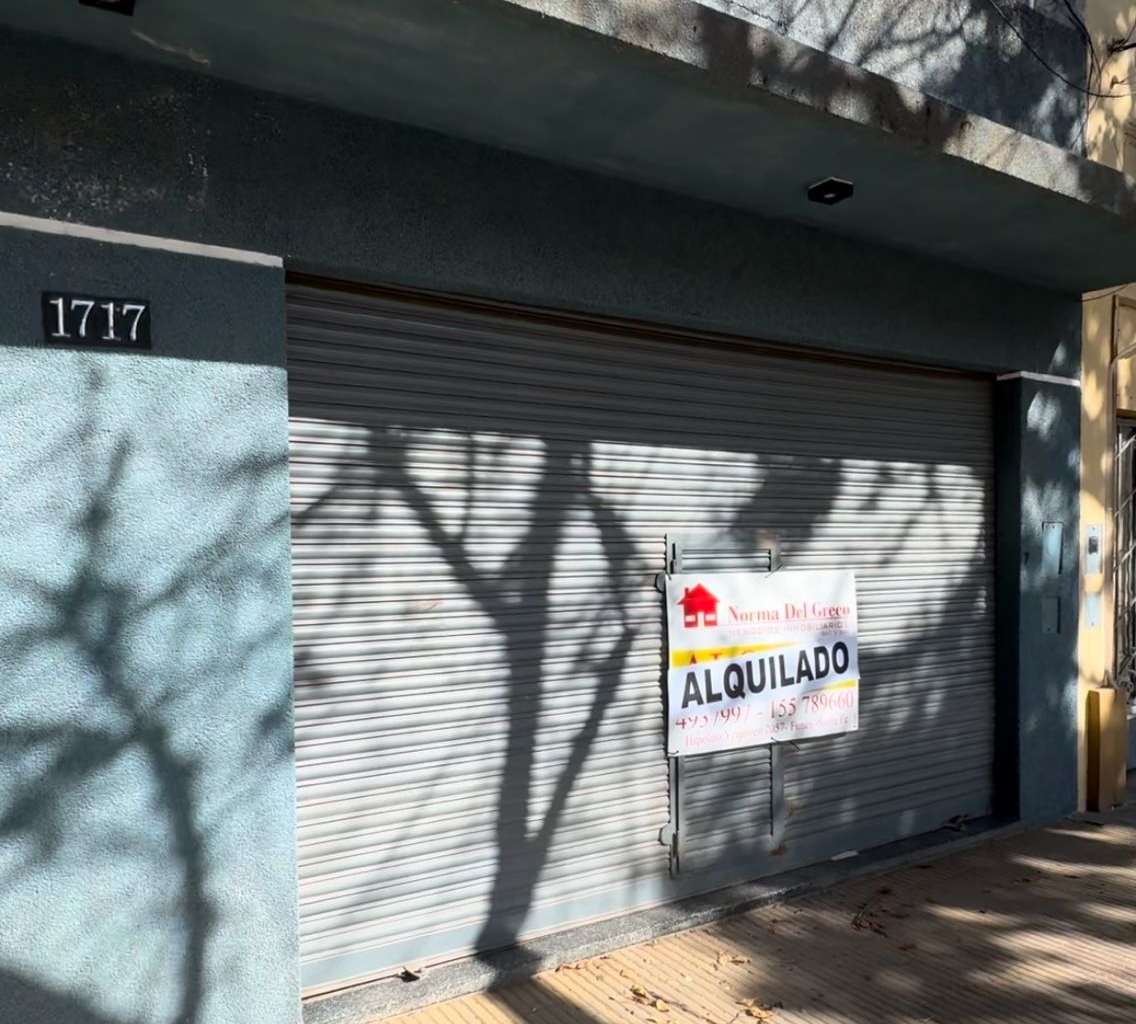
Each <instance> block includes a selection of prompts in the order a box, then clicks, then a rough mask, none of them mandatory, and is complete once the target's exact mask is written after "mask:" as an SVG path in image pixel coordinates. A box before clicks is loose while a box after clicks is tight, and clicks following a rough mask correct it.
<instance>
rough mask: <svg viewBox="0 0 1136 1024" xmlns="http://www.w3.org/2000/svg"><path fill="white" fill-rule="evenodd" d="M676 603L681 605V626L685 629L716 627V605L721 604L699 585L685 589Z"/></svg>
mask: <svg viewBox="0 0 1136 1024" xmlns="http://www.w3.org/2000/svg"><path fill="white" fill-rule="evenodd" d="M678 603H679V604H680V605H682V624H683V625H684V626H685V627H686V628H687V629H697V628H698V627H699V626H716V625H718V605H719V604H721V602H720V601H719V600H718V599H717V598H716V597H715V596H714V595H713V594H711V593H710V591H709V590H707V589H706V587H704V586H703V585H702V584H701V583H696V584H695V585H694V586H693V587H685V588H684V592H683V595H682V597H681V598H680V599H679V602H678Z"/></svg>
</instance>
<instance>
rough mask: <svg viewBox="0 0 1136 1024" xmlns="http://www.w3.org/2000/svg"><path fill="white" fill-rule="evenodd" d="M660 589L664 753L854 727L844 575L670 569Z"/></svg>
mask: <svg viewBox="0 0 1136 1024" xmlns="http://www.w3.org/2000/svg"><path fill="white" fill-rule="evenodd" d="M666 595H667V634H668V638H669V652H668V657H669V660H668V668H667V698H668V699H667V753H668V754H670V755H672V756H678V757H684V756H687V755H690V754H702V753H708V752H710V751H713V750H729V749H731V748H734V747H752V746H759V745H761V744H765V743H780V742H784V741H789V740H798V739H804V738H806V737H811V736H825V735H830V734H832V733H843V732H851V731H853V730H855V729H856V728H857V727H858V724H859V697H860V694H859V686H860V666H859V660H858V656H857V647H856V580H855V577H854V576H853V574H852V573H850V572H812V571H802V572H790V571H780V572H775V573H772V574H770V575H758V574H755V573H743V572H709V573H678V574H675V575H673V576H668V577H667V587H666Z"/></svg>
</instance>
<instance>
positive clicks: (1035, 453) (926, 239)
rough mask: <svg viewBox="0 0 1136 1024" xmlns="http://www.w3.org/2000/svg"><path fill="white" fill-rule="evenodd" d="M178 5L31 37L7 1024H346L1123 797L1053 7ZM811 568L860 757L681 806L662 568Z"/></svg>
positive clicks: (1127, 216) (2, 589)
mask: <svg viewBox="0 0 1136 1024" xmlns="http://www.w3.org/2000/svg"><path fill="white" fill-rule="evenodd" d="M176 6H177V5H172V4H160V3H157V2H154V3H148V2H147V0H137V2H136V3H125V4H112V3H107V4H101V5H100V4H96V5H94V6H89V5H58V4H56V5H38V6H37V7H36V8H32V7H29V5H25V4H17V3H15V2H5V3H3V4H0V12H2V15H3V17H2V18H0V23H2V24H3V25H4V26H5V28H4V31H3V34H2V35H0V53H2V56H3V60H2V61H0V75H2V76H3V81H4V94H5V97H6V99H5V102H4V103H3V104H2V105H0V119H2V120H3V124H2V129H3V130H2V132H0V138H2V139H3V145H4V148H5V152H4V159H3V161H2V163H0V210H2V211H3V213H2V215H0V251H2V252H3V254H4V260H5V263H4V265H5V267H6V268H7V271H8V272H7V275H6V282H7V287H6V288H5V289H4V292H3V297H2V300H0V301H2V308H3V309H4V310H5V312H6V316H5V318H4V321H3V329H2V331H0V342H2V345H0V409H2V410H3V423H4V427H3V431H2V432H0V537H3V542H2V543H0V679H2V680H3V683H4V688H3V696H2V700H3V703H2V704H0V735H2V736H3V744H2V745H0V757H2V758H3V761H2V764H3V768H2V771H0V821H2V823H3V828H2V829H0V836H2V838H0V843H2V844H3V845H2V847H0V849H2V857H0V871H3V884H0V919H2V920H4V921H5V922H6V926H5V928H4V929H3V933H2V934H0V1011H2V1012H0V1016H4V1018H5V1019H7V1018H8V1017H11V1018H12V1019H24V1020H36V1019H44V1020H48V1019H50V1020H53V1021H61V1022H63V1024H72V1022H74V1024H143V1022H145V1024H151V1022H153V1024H167V1022H173V1021H178V1022H192V1024H229V1022H237V1021H248V1020H256V1021H258V1022H264V1024H291V1022H293V1021H296V1020H297V1019H298V1018H299V1016H300V1013H301V1003H300V999H301V993H303V994H305V995H306V996H308V997H309V1001H308V1002H307V1004H306V1008H305V1015H306V1016H308V1017H309V1018H310V1019H312V1020H331V1019H336V1020H348V1019H359V1020H363V1019H367V1017H368V1016H369V1015H373V1014H374V1012H375V1010H376V1008H379V1007H383V1006H389V1005H391V999H392V998H393V997H392V996H391V995H390V992H391V984H390V979H392V978H398V977H399V976H403V977H407V978H413V977H415V976H417V975H419V974H421V973H422V971H423V970H428V971H434V970H435V969H437V972H438V973H441V972H443V971H444V968H442V967H439V966H438V965H444V964H451V963H458V964H460V963H470V964H472V963H482V964H483V965H484V971H485V972H486V973H485V974H484V977H485V979H486V980H490V979H491V978H492V975H493V972H494V971H496V970H499V969H500V965H501V963H502V962H503V961H502V960H501V959H500V958H501V957H502V956H505V955H506V954H502V953H501V952H500V951H502V950H512V951H513V952H512V953H510V954H507V955H509V956H512V957H513V958H514V962H516V961H518V960H519V961H524V958H525V956H526V955H531V956H534V957H535V956H538V955H539V950H540V948H541V943H543V942H546V941H547V937H548V936H559V939H558V941H560V942H562V943H565V944H566V945H565V947H564V948H571V945H572V943H573V942H576V944H577V948H580V945H581V944H583V943H586V942H592V943H595V942H598V941H601V940H602V936H603V935H607V936H608V940H609V941H615V939H613V938H612V936H618V935H621V934H627V933H626V932H620V931H619V927H620V926H619V922H620V921H631V920H633V919H634V915H635V914H639V913H641V912H644V911H647V910H649V909H650V908H656V907H659V906H668V905H674V904H676V903H678V902H679V901H687V902H686V903H684V904H683V906H694V905H696V904H697V901H699V900H700V899H702V898H704V897H706V895H707V894H709V893H713V892H715V891H719V890H722V889H723V888H725V887H729V886H732V885H735V884H737V883H744V882H748V881H752V880H755V879H762V878H770V877H775V876H778V875H780V874H783V873H784V872H787V871H790V870H792V869H794V868H801V867H805V866H808V865H812V864H816V863H819V862H824V861H828V860H830V859H832V858H834V857H837V858H847V857H849V856H850V855H854V854H858V853H860V852H865V851H869V850H873V849H876V848H882V847H886V846H887V845H888V844H891V843H893V842H896V841H900V840H906V839H913V838H917V837H921V836H927V835H929V834H933V833H935V832H936V831H938V830H941V829H943V828H944V827H945V826H949V828H950V829H951V830H958V829H960V828H962V829H967V828H978V827H981V824H982V823H983V822H985V821H988V820H993V819H999V820H1005V819H1017V820H1023V821H1027V822H1040V821H1046V820H1050V819H1053V818H1055V817H1058V816H1060V815H1062V814H1064V813H1067V812H1069V811H1072V810H1074V809H1076V808H1077V807H1078V806H1079V805H1080V804H1082V803H1083V802H1084V801H1085V799H1086V794H1087V793H1088V787H1089V772H1088V765H1089V762H1090V760H1091V758H1090V754H1089V747H1090V741H1089V738H1088V734H1089V731H1088V728H1087V716H1088V712H1087V710H1086V708H1087V705H1088V699H1089V698H1088V693H1089V691H1090V690H1096V689H1099V686H1097V685H1096V684H1095V683H1094V681H1093V680H1092V679H1090V678H1088V677H1087V676H1086V675H1085V674H1084V671H1083V661H1082V662H1081V665H1082V668H1079V662H1078V645H1079V644H1081V645H1082V648H1083V646H1084V643H1085V640H1084V632H1085V630H1086V629H1088V628H1090V627H1088V626H1086V625H1085V622H1084V614H1085V609H1084V608H1083V607H1082V605H1083V604H1085V602H1083V601H1082V592H1083V591H1084V590H1085V589H1086V587H1087V583H1083V581H1082V561H1083V559H1082V553H1083V551H1085V550H1086V547H1085V545H1086V544H1087V536H1088V534H1087V533H1086V528H1087V527H1089V526H1095V525H1098V524H1099V521H1100V518H1101V514H1102V513H1101V512H1099V510H1088V509H1087V506H1086V505H1085V504H1084V502H1085V500H1086V499H1085V497H1084V494H1083V491H1082V476H1084V478H1085V485H1084V487H1085V491H1087V490H1088V489H1089V480H1088V478H1089V472H1088V470H1087V469H1084V468H1083V467H1082V456H1083V452H1082V442H1081V437H1082V432H1083V431H1086V430H1087V429H1088V428H1087V427H1086V426H1085V423H1084V421H1083V415H1082V410H1083V409H1088V404H1087V401H1086V403H1082V386H1081V385H1082V379H1081V378H1082V359H1083V356H1082V337H1083V330H1085V326H1084V325H1085V323H1086V322H1087V321H1086V317H1089V316H1091V315H1092V310H1095V309H1096V308H1097V307H1096V306H1094V305H1091V304H1089V305H1086V304H1084V303H1082V300H1081V295H1082V293H1084V292H1086V291H1091V290H1094V289H1101V290H1104V289H1111V288H1115V287H1116V286H1118V285H1120V284H1122V283H1123V282H1126V281H1129V280H1133V279H1136V246H1133V245H1132V242H1133V240H1134V239H1136V224H1134V220H1133V214H1134V212H1136V197H1134V194H1133V189H1132V186H1131V184H1130V182H1129V181H1128V180H1127V179H1126V178H1125V177H1124V175H1123V174H1122V173H1120V171H1118V170H1117V169H1115V168H1113V167H1109V166H1106V165H1105V164H1104V163H1102V162H1101V161H1099V160H1092V159H1088V158H1087V157H1086V151H1087V150H1086V145H1087V144H1086V132H1085V129H1086V124H1087V123H1089V122H1088V120H1087V119H1088V118H1089V116H1090V110H1089V104H1088V102H1087V100H1088V97H1087V95H1086V90H1088V89H1089V88H1090V87H1089V85H1088V78H1087V75H1086V67H1087V64H1088V62H1087V61H1086V59H1085V55H1086V48H1085V44H1084V39H1083V37H1082V35H1081V34H1080V33H1079V31H1078V29H1077V27H1076V26H1075V25H1074V24H1072V23H1070V22H1068V21H1067V20H1062V19H1061V18H1060V17H1059V15H1060V13H1061V12H1060V11H1059V10H1057V9H1056V8H1054V9H1052V10H1048V9H1043V10H1034V9H1033V7H1032V6H1031V5H1027V4H1015V3H1010V2H1009V0H1006V2H1004V3H1001V4H998V5H991V4H989V3H984V2H978V0H975V2H974V3H972V4H970V5H969V6H966V5H963V7H964V8H965V9H963V10H962V11H961V13H960V12H959V11H957V10H953V9H952V12H951V13H947V12H944V11H942V10H940V7H941V6H942V5H939V4H935V3H931V2H911V3H909V4H907V5H906V6H905V7H904V8H903V10H902V13H901V15H900V16H898V17H897V16H896V13H895V5H894V4H888V3H883V2H880V3H871V2H857V0H844V2H843V3H823V4H815V5H812V6H811V7H810V8H809V9H808V10H807V11H805V12H799V13H797V14H793V13H792V12H791V11H790V9H789V5H783V4H778V3H773V2H771V3H768V4H750V5H746V7H745V9H743V8H742V5H737V4H730V3H714V4H710V3H694V2H688V0H665V2H661V3H657V4H654V3H634V2H630V0H628V2H625V3H605V4H598V3H595V4H593V3H569V2H560V0H549V2H540V0H461V2H459V3H453V2H450V0H446V2H441V0H438V2H435V0H414V2H413V3H411V2H409V0H407V2H401V0H389V2H386V3H381V4H369V3H361V2H359V3H356V2H353V0H340V2H336V3H331V2H329V3H317V4H301V3H290V2H286V3H274V4H264V3H256V2H251V0H250V2H248V3H241V4H232V3H228V4H224V5H223V4H220V3H213V2H209V3H201V4H197V5H194V7H193V9H192V11H190V10H189V9H185V10H181V11H178V10H176V9H175V8H176ZM110 8H118V9H110ZM1039 54H1040V55H1041V59H1039V56H1038V55H1039ZM824 182H830V185H823V183H824ZM847 183H851V186H852V188H851V191H852V193H853V194H852V195H851V196H850V197H848V198H845V199H844V200H843V201H841V202H837V203H830V202H828V201H827V199H826V194H827V193H828V192H829V191H830V190H833V189H835V190H836V192H838V193H839V192H841V191H842V190H844V191H846V190H847V189H848V185H847ZM817 184H821V185H822V187H821V188H820V189H818V190H815V191H813V190H811V189H810V186H813V185H817ZM817 200H820V201H817ZM1070 251H1076V252H1077V253H1079V254H1080V253H1083V254H1084V257H1083V258H1078V259H1077V260H1070V259H1069V258H1068V253H1069V252H1070ZM1085 358H1086V359H1087V356H1086V357H1085ZM1087 365H1088V364H1087V363H1086V366H1087ZM1086 415H1087V414H1086ZM1090 519H1091V520H1092V521H1091V522H1090V521H1089V520H1090ZM777 565H780V566H782V567H783V568H784V569H786V570H791V569H797V568H836V569H852V570H854V571H855V573H856V581H857V589H858V594H859V601H860V609H861V615H860V659H861V669H862V682H861V687H862V697H861V712H860V728H859V730H858V731H856V732H854V733H848V734H846V735H843V736H840V737H826V738H823V739H819V740H816V741H810V742H807V743H801V744H798V745H790V744H781V745H775V746H771V747H759V748H752V749H748V750H744V751H735V752H731V753H729V754H714V755H706V756H703V757H696V758H691V759H689V760H688V761H686V762H684V763H683V765H682V771H681V773H679V772H678V771H677V770H676V766H675V764H673V763H671V762H669V761H668V758H667V757H666V753H665V747H664V744H663V724H664V718H663V691H662V686H661V679H662V672H663V666H664V663H665V660H666V651H665V646H664V636H665V634H664V619H663V612H664V609H663V605H662V599H661V597H660V594H659V590H658V582H659V578H660V576H661V575H662V574H665V573H666V572H668V571H671V570H673V569H675V568H679V567H681V568H683V569H687V570H696V571H702V570H706V571H709V570H712V569H719V568H732V567H745V568H749V569H752V570H755V571H769V570H771V569H773V568H774V567H776V566H777ZM1086 579H1087V577H1086ZM701 614H703V615H704V614H705V611H704V610H703V611H702V612H701ZM1091 628H1096V627H1091ZM1082 658H1083V653H1082ZM597 922H604V923H603V924H597ZM613 922H614V923H613ZM588 929H591V930H590V931H589V930H588ZM597 929H599V930H598V931H597ZM605 929H606V931H605ZM573 936H576V938H575V939H574V938H573ZM597 936H600V937H601V938H598V937H597ZM526 950H528V951H529V953H526ZM495 958H496V959H495ZM398 984H399V985H402V986H403V988H402V989H401V990H400V991H401V992H402V996H401V998H404V999H414V998H418V997H416V996H414V995H413V994H412V993H413V986H408V985H407V984H404V983H402V982H398ZM344 992H348V993H350V994H349V995H343V993H344Z"/></svg>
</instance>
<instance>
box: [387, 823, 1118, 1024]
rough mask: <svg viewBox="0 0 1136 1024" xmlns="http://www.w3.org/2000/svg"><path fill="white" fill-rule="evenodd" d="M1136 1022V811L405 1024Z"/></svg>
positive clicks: (920, 869) (913, 871) (875, 882)
mask: <svg viewBox="0 0 1136 1024" xmlns="http://www.w3.org/2000/svg"><path fill="white" fill-rule="evenodd" d="M755 1020H771V1021H776V1022H778V1024H805V1022H808V1024H861V1022H865V1024H868V1022H870V1024H921V1022H928V1021H931V1022H935V1024H968V1022H972V1021H973V1022H997V1024H1006V1022H1015V1024H1016V1022H1022V1024H1026V1022H1029V1024H1042V1022H1045V1024H1050V1022H1062V1024H1064V1022H1074V1021H1085V1022H1093V1024H1136V810H1133V809H1131V805H1130V809H1128V810H1124V811H1119V812H1116V813H1114V814H1112V815H1104V816H1086V817H1084V818H1082V819H1078V820H1073V821H1067V822H1064V823H1062V824H1060V825H1056V826H1053V827H1051V828H1047V829H1043V830H1039V831H1033V832H1028V833H1024V834H1019V835H1016V836H1013V837H1010V838H1005V839H1001V840H997V841H993V842H991V843H988V844H985V845H982V846H978V847H974V848H971V849H969V850H966V851H963V852H960V853H957V854H953V855H949V856H947V857H944V858H942V859H939V860H936V861H935V862H934V863H931V864H926V865H920V866H915V867H910V868H905V869H903V870H900V871H897V872H893V873H891V874H888V875H886V876H879V877H876V878H873V879H869V880H865V881H859V882H855V883H852V884H849V885H847V886H844V887H841V888H838V889H836V890H829V891H826V892H822V893H818V894H815V895H812V896H808V897H805V898H802V899H798V900H794V901H792V902H789V903H786V904H781V905H778V906H772V907H765V908H762V909H759V910H755V911H751V912H749V913H746V914H741V915H739V916H736V917H731V918H729V919H727V920H724V921H721V922H719V923H717V924H713V925H709V926H707V927H703V928H697V929H693V930H691V931H687V932H682V933H679V934H676V935H671V936H668V937H666V938H660V939H657V940H655V941H653V942H648V943H646V944H644V945H641V946H634V947H631V948H630V949H625V950H622V951H619V952H615V953H612V954H611V955H610V956H605V957H599V958H594V959H591V960H586V961H581V962H580V963H576V964H570V965H564V966H562V967H560V968H558V969H557V970H555V971H550V972H548V973H545V974H541V975H538V976H537V977H536V978H534V979H533V980H531V981H529V982H525V983H523V984H519V985H514V986H512V987H508V988H504V989H502V990H500V991H497V992H491V993H483V994H478V995H474V996H468V997H466V998H462V999H457V1000H452V1001H450V1002H447V1003H440V1004H438V1005H436V1006H432V1007H429V1008H427V1009H424V1010H419V1011H417V1012H415V1013H411V1014H407V1015H405V1016H402V1017H397V1018H392V1022H393V1021H397V1024H516V1022H526V1024H630V1022H632V1021H634V1022H646V1024H651V1022H655V1024H746V1022H747V1021H748V1022H752V1021H755Z"/></svg>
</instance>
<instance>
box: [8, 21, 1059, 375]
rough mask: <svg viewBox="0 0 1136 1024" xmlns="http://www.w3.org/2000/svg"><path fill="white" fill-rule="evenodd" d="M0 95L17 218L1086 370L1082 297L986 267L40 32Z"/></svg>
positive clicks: (18, 47)
mask: <svg viewBox="0 0 1136 1024" xmlns="http://www.w3.org/2000/svg"><path fill="white" fill-rule="evenodd" d="M62 67H65V68H67V69H68V73H67V74H66V75H61V74H60V72H59V69H60V68H62ZM0 85H2V86H3V89H4V94H5V96H6V97H7V102H5V103H4V104H0V209H6V210H10V211H12V212H16V213H28V214H35V215H39V216H48V217H57V218H60V219H64V220H77V221H82V222H85V223H91V224H99V225H103V226H108V227H116V228H123V229H126V230H134V231H142V232H148V233H153V234H164V235H169V236H171V237H175V238H187V239H194V240H199V241H205V242H211V243H216V244H223V245H232V246H236V247H239V248H248V249H255V250H259V251H262V252H274V253H280V254H283V255H284V256H285V257H286V258H288V259H290V260H291V261H292V264H293V266H297V267H303V268H310V269H314V270H317V271H321V272H325V273H332V274H337V275H340V276H344V277H359V278H363V279H369V280H375V281H382V282H393V283H402V284H410V285H416V286H422V287H428V288H433V289H438V290H444V291H452V292H457V293H466V294H473V295H482V296H489V297H494V298H504V299H515V300H518V301H523V302H530V303H536V304H541V305H546V306H552V307H560V308H566V309H575V310H586V311H597V312H602V313H611V314H616V315H621V316H629V317H636V318H641V319H644V320H656V321H663V322H668V323H673V324H680V325H691V326H695V327H698V328H703V329H713V330H722V331H727V332H732V333H739V334H743V335H750V336H756V337H761V338H765V339H769V340H774V341H787V342H799V343H802V344H810V345H821V346H827V347H831V348H835V349H843V350H847V351H854V352H861V353H868V354H873V355H881V356H897V357H901V358H904V359H912V360H920V361H926V362H934V363H939V364H946V365H956V366H960V367H968V368H977V369H990V370H1003V369H1009V370H1017V369H1027V370H1038V371H1042V372H1050V371H1055V372H1062V373H1070V374H1074V375H1075V374H1076V372H1077V354H1076V350H1077V344H1078V342H1077V338H1078V334H1079V318H1080V307H1079V304H1078V301H1077V300H1076V299H1071V298H1069V297H1067V296H1063V295H1058V294H1054V293H1053V292H1048V291H1044V290H1041V289H1037V288H1031V287H1028V286H1026V285H1021V284H1017V283H1014V282H1011V281H1008V280H1003V279H1000V278H996V277H993V276H991V275H988V274H981V273H976V272H971V271H968V270H966V269H963V268H959V267H956V266H949V265H946V264H943V263H939V262H935V261H932V260H928V259H921V258H917V257H913V256H911V255H909V254H907V253H903V252H897V251H895V250H891V249H886V248H883V247H875V246H869V245H864V244H861V243H857V242H854V241H852V240H848V239H844V238H841V237H839V236H838V235H834V234H831V233H826V232H820V231H816V230H813V229H809V228H805V227H800V226H795V225H793V224H789V223H786V222H783V221H771V220H766V219H763V218H761V217H758V216H754V215H751V214H747V213H744V212H741V211H739V210H736V209H730V208H728V207H725V206H718V205H714V204H711V203H706V202H699V201H696V200H693V199H687V198H684V197H681V196H677V195H674V194H671V193H667V192H662V191H657V190H652V189H648V188H644V187H641V186H637V185H633V184H630V183H627V182H623V181H619V180H617V179H615V178H605V177H601V176H599V175H594V174H587V173H583V172H578V171H574V170H569V169H567V168H564V167H558V166H555V165H552V164H548V163H544V162H542V161H539V160H534V159H530V158H526V157H522V156H518V155H515V154H510V153H506V152H503V151H500V150H495V149H491V148H489V147H485V146H479V145H475V144H472V143H467V142H462V141H460V140H457V139H453V138H448V137H445V136H442V135H437V134H433V133H430V132H426V131H421V130H417V129H413V128H408V127H405V126H401V125H398V124H394V123H390V122H378V121H369V120H365V119H362V118H358V117H352V116H348V115H344V114H339V113H336V112H334V111H330V110H326V109H323V108H319V107H313V106H307V105H304V104H301V103H295V102H290V101H287V100H284V99H281V98H278V97H274V96H270V95H267V94H263V93H256V92H252V91H248V90H244V89H240V88H237V87H230V86H227V85H225V84H223V83H219V82H215V81H212V80H210V79H208V78H205V77H201V76H195V75H190V74H184V73H178V72H174V71H170V70H168V69H163V68H159V67H156V66H151V65H147V64H136V63H131V62H128V61H124V60H120V59H117V58H113V57H108V56H103V55H100V54H98V53H95V52H93V51H87V50H83V49H80V48H75V47H69V46H66V45H64V44H53V43H50V42H40V41H36V40H34V39H32V38H30V37H17V36H0Z"/></svg>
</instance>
